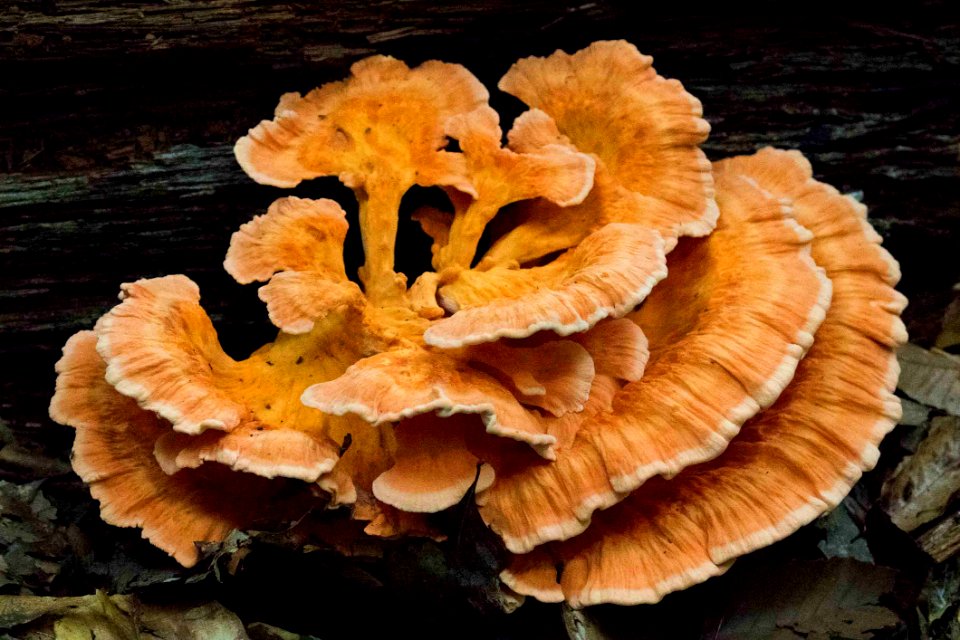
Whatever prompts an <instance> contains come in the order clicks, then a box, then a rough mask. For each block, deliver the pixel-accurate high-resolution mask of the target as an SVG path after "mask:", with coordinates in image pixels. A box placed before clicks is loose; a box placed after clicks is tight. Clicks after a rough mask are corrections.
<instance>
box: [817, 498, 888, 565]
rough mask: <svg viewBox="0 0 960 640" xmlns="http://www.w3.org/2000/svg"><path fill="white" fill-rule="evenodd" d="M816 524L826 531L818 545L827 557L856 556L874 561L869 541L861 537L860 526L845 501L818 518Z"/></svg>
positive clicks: (858, 558)
mask: <svg viewBox="0 0 960 640" xmlns="http://www.w3.org/2000/svg"><path fill="white" fill-rule="evenodd" d="M844 502H846V501H844ZM814 526H816V528H817V529H820V530H821V531H823V532H824V538H823V540H821V541H820V542H819V543H818V544H817V547H819V549H820V551H822V552H823V555H824V556H826V557H827V558H854V559H855V560H860V561H861V562H873V555H872V554H871V553H870V548H869V547H868V546H867V541H866V540H864V539H863V538H862V537H861V535H862V532H861V531H860V527H859V526H857V523H856V522H855V521H854V519H853V518H852V517H851V516H850V512H849V511H847V509H846V507H845V506H844V503H841V504H840V506H838V507H837V508H836V509H834V510H833V511H831V512H830V513H828V514H827V515H826V516H824V517H822V518H820V519H819V520H817V521H816V523H815V525H814Z"/></svg>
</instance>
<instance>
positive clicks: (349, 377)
mask: <svg viewBox="0 0 960 640" xmlns="http://www.w3.org/2000/svg"><path fill="white" fill-rule="evenodd" d="M303 403H304V404H305V405H307V406H308V407H314V408H316V409H320V410H321V411H323V412H325V413H330V414H333V415H338V416H339V415H344V414H347V413H353V414H356V415H358V416H360V417H361V418H363V419H364V420H367V421H368V422H371V423H374V424H382V423H386V422H397V421H400V420H403V419H406V418H412V417H414V416H418V415H421V414H424V413H437V415H440V416H444V417H446V416H451V415H456V414H480V416H481V417H482V419H483V423H484V425H485V427H486V430H487V432H488V433H491V434H493V435H497V436H502V437H506V438H511V439H514V440H519V441H521V442H526V443H528V444H529V445H531V446H532V447H535V448H536V449H537V450H538V451H541V452H542V453H543V454H544V455H549V451H550V446H551V445H552V444H553V443H554V441H555V438H554V437H553V436H551V435H549V434H547V433H546V429H545V427H544V425H543V424H542V422H541V421H540V419H539V416H538V415H537V414H536V413H534V412H532V411H530V410H527V409H525V408H524V407H523V406H522V405H521V404H520V403H519V402H518V401H517V399H516V398H514V396H513V395H512V394H511V393H510V391H509V390H508V389H506V388H505V387H504V386H503V385H502V384H501V383H500V382H498V381H497V380H496V379H495V378H493V377H491V376H489V375H487V374H485V373H483V372H481V371H479V370H475V369H471V368H469V367H467V366H464V363H463V362H462V361H460V360H458V359H457V358H455V357H454V356H453V355H448V354H445V353H442V352H438V351H427V350H424V349H401V350H396V351H389V352H386V353H380V354H377V355H375V356H371V357H369V358H365V359H363V360H361V361H360V362H358V363H357V364H355V365H353V366H351V367H350V368H349V369H347V371H346V373H344V374H343V375H342V376H340V377H339V378H337V379H336V380H331V381H330V382H324V383H320V384H316V385H313V386H312V387H310V388H309V389H307V390H306V391H305V392H304V393H303Z"/></svg>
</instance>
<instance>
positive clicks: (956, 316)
mask: <svg viewBox="0 0 960 640" xmlns="http://www.w3.org/2000/svg"><path fill="white" fill-rule="evenodd" d="M953 290H954V292H955V295H956V297H955V298H954V299H953V302H951V303H950V306H948V307H947V312H946V314H944V316H943V330H942V331H940V335H938V336H937V339H936V342H934V346H935V347H936V348H938V349H943V350H947V349H952V348H954V347H957V346H960V284H955V285H954V286H953Z"/></svg>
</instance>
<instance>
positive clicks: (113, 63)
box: [0, 0, 960, 476]
mask: <svg viewBox="0 0 960 640" xmlns="http://www.w3.org/2000/svg"><path fill="white" fill-rule="evenodd" d="M945 6H946V3H943V6H941V5H940V4H938V3H927V4H924V5H922V6H920V7H916V8H915V10H913V11H912V15H911V16H910V17H909V18H901V19H898V20H897V21H886V22H872V21H867V20H845V19H839V18H824V17H823V16H822V15H818V16H816V17H813V16H803V15H801V16H791V17H788V18H782V19H780V20H778V21H774V22H769V21H760V20H759V19H755V20H753V21H750V22H733V21H732V20H731V19H721V20H718V19H716V18H701V17H696V16H687V17H684V18H654V17H651V16H645V17H638V16H634V15H631V14H630V12H629V10H628V9H627V8H626V7H627V5H626V4H621V3H614V2H591V3H583V4H579V5H572V6H568V7H564V6H561V5H560V3H555V2H529V3H525V4H515V3H508V2H504V1H493V2H489V1H488V2H463V3H458V4H457V5H456V6H455V7H450V6H443V5H441V3H434V2H421V1H418V0H413V1H407V2H401V1H397V0H392V1H387V0H383V1H380V2H371V3H366V4H362V5H361V4H352V3H341V2H332V1H330V0H323V1H320V2H310V3H307V2H304V3H278V4H270V5H269V6H267V5H266V3H258V2H254V1H252V0H216V1H197V2H189V3H187V2H179V1H175V0H171V1H169V2H144V3H137V4H136V5H132V4H120V3H104V2H94V1H92V0H90V1H87V0H70V1H55V0H40V1H37V2H6V3H2V4H0V358H2V363H3V364H2V369H0V370H2V373H0V419H2V420H3V421H5V422H7V423H9V424H10V425H11V426H12V427H13V429H14V430H15V431H16V432H17V433H18V438H20V439H21V442H22V443H26V445H28V446H33V447H36V448H39V449H45V450H46V451H47V452H48V453H52V454H54V455H63V454H64V453H65V451H66V448H67V447H68V446H69V442H70V434H69V432H68V430H66V429H63V428H60V427H57V426H56V425H53V424H52V423H51V422H50V421H49V419H48V418H47V416H46V404H47V402H48V399H49V396H50V395H51V393H52V388H53V380H54V374H53V364H54V362H55V361H56V360H57V358H58V357H59V351H60V347H61V346H62V344H63V342H64V341H65V340H66V338H67V337H68V336H69V335H70V334H72V333H73V332H75V331H77V330H80V329H83V328H89V327H90V326H92V324H93V322H94V321H95V320H96V318H97V317H98V316H99V315H101V314H102V313H103V312H104V311H106V310H107V309H108V308H110V307H111V306H112V305H113V304H115V300H116V293H117V291H118V286H119V284H120V283H121V282H126V281H130V280H134V279H137V278H140V277H150V276H158V275H163V274H168V273H185V274H187V275H188V276H190V277H191V278H193V279H195V280H196V281H197V282H198V283H199V284H200V286H201V291H202V292H203V295H204V304H205V306H206V307H207V309H208V310H209V311H210V312H211V314H212V316H213V317H214V321H215V323H216V324H217V326H218V329H219V330H220V332H221V335H222V337H223V340H224V343H225V346H226V347H227V349H228V351H230V352H232V353H234V354H237V355H241V354H243V353H244V352H246V351H249V350H250V349H252V348H253V347H255V346H257V345H258V344H259V343H261V342H262V341H264V340H268V339H270V336H271V335H272V329H271V328H270V327H269V325H268V323H267V322H266V314H265V312H264V310H263V307H262V304H261V303H260V302H259V301H258V300H257V298H256V293H255V288H254V287H241V286H239V285H237V284H236V283H234V282H233V281H232V280H231V279H230V278H229V277H228V276H227V275H226V274H225V273H224V272H223V270H222V260H223V256H224V254H225V251H226V247H227V243H228V241H229V237H230V234H231V233H232V231H233V230H234V229H235V228H236V227H237V226H238V225H239V224H241V223H242V222H244V221H246V220H248V219H249V218H250V217H252V216H253V215H255V214H257V213H261V212H263V211H264V210H265V208H266V206H267V205H268V204H269V203H270V202H271V201H272V200H273V199H274V198H276V197H278V196H280V195H281V194H282V192H281V191H280V190H277V189H273V188H270V187H264V186H258V185H256V184H254V183H253V182H252V181H250V180H249V179H247V178H246V176H245V175H244V174H243V173H242V172H241V170H240V169H239V167H238V166H237V165H236V163H235V162H234V160H233V156H232V151H231V149H232V144H233V142H234V141H235V140H236V139H237V138H238V137H239V136H241V135H243V134H244V133H245V132H246V130H247V129H248V128H249V127H252V126H253V125H255V124H256V123H257V122H258V121H259V120H260V119H262V118H265V117H269V116H270V114H271V113H272V109H273V107H274V105H275V103H276V100H277V98H278V97H279V96H280V94H281V93H283V92H285V91H291V90H296V91H305V90H309V89H311V88H312V87H314V86H317V85H319V84H321V83H323V82H327V81H330V80H335V79H339V78H341V77H343V76H344V75H345V74H346V73H347V69H348V67H349V65H350V64H351V63H352V62H353V61H355V60H357V59H359V58H361V57H364V56H366V55H370V54H373V53H385V54H391V55H395V56H397V57H400V58H402V59H404V60H406V61H408V62H410V63H418V62H420V61H423V60H427V59H432V58H439V59H443V60H447V61H452V62H459V63H462V64H465V65H466V66H467V67H468V68H470V69H471V70H472V71H473V72H474V73H475V74H476V75H478V77H480V79H481V80H482V81H483V82H484V83H485V84H486V85H487V86H488V87H490V88H491V89H492V90H493V88H494V87H495V85H496V81H497V80H498V79H499V77H500V76H501V75H502V74H503V72H504V71H506V69H507V68H508V67H509V65H510V64H511V63H512V62H513V61H515V60H516V59H517V58H519V57H521V56H525V55H532V54H537V55H543V54H547V53H550V52H552V51H553V50H554V49H557V48H563V49H566V50H575V49H577V48H580V47H582V46H584V45H586V44H588V43H589V42H591V41H593V40H597V39H603V38H625V39H627V40H630V41H632V42H634V43H635V44H637V45H638V47H640V49H641V50H642V51H644V52H647V53H650V54H652V55H654V56H655V58H656V66H657V68H658V70H659V71H660V72H661V73H662V74H664V75H666V76H668V77H675V78H678V79H680V80H682V81H683V83H684V85H685V86H686V87H687V88H688V90H689V91H690V92H691V93H693V94H694V95H696V96H698V97H699V98H700V99H701V100H702V101H703V103H704V108H705V114H706V117H707V119H708V120H709V121H710V123H711V124H712V125H713V133H712V135H711V137H710V140H709V141H708V144H707V145H706V149H707V152H708V154H709V155H710V156H711V157H712V158H720V157H723V156H726V155H731V154H735V153H746V152H751V151H753V150H755V149H756V148H758V147H760V146H763V145H767V144H773V145H778V146H784V147H794V148H798V149H801V150H802V151H803V152H804V153H806V154H807V155H808V156H809V157H810V158H811V160H812V161H813V163H814V168H815V171H816V173H817V175H818V177H819V178H821V179H823V180H826V181H828V182H830V183H832V184H835V185H836V186H837V187H838V188H840V189H841V190H844V191H859V192H862V193H863V197H864V200H865V201H866V202H867V203H868V204H869V205H870V206H871V215H872V216H873V218H874V223H875V225H876V226H877V227H878V229H879V230H880V231H881V233H882V234H883V235H884V236H885V237H886V239H887V243H888V246H889V247H890V249H891V251H892V252H893V253H894V254H895V256H896V257H897V258H899V259H900V260H901V262H902V264H903V270H904V274H905V276H904V281H903V284H902V287H901V288H902V290H903V291H904V292H905V293H907V294H908V295H909V296H910V297H911V298H912V300H913V302H912V305H911V308H910V310H909V311H908V313H909V316H908V320H909V323H910V327H911V330H912V331H913V333H914V336H915V337H916V338H917V339H919V340H920V341H921V342H924V341H929V340H930V339H932V337H933V335H935V333H936V330H937V329H938V327H937V324H938V322H939V313H940V312H941V311H942V309H943V308H944V307H945V305H946V302H947V301H948V299H949V289H950V286H951V285H952V284H954V282H956V281H957V280H960V260H958V255H960V181H958V180H957V178H958V177H960V170H958V144H960V136H958V132H960V115H958V114H960V27H958V26H957V24H956V21H954V20H951V19H949V18H948V17H947V11H946V9H945V8H944V7H945ZM492 92H493V93H494V94H495V95H494V98H493V104H494V106H495V108H497V109H498V110H500V111H501V113H502V114H503V115H504V119H505V120H509V119H510V118H512V117H513V116H514V115H516V114H517V113H518V112H519V110H520V105H519V103H518V102H517V101H516V100H514V99H512V98H510V97H509V96H504V95H502V94H497V92H496V91H495V90H493V91H492ZM294 193H296V194H298V195H308V196H309V195H313V196H316V195H320V194H323V195H327V196H330V195H332V196H333V197H336V198H338V199H339V200H340V201H341V202H342V203H343V204H344V205H349V207H348V208H351V207H352V205H353V200H352V196H351V195H350V193H349V192H348V191H346V190H344V189H343V188H342V187H340V186H339V185H337V184H336V183H335V181H332V180H320V181H314V183H311V184H308V185H304V186H302V187H301V188H298V189H297V190H295V191H294ZM351 213H352V212H351ZM404 234H405V235H404V236H403V242H402V243H401V244H400V249H399V253H398V262H399V263H400V264H401V265H402V266H405V268H408V269H411V270H414V269H417V268H418V266H417V265H419V264H421V262H422V258H423V256H425V255H428V254H429V251H428V249H427V248H426V247H427V244H426V243H425V239H423V238H421V237H419V236H414V235H413V231H412V227H409V226H408V227H405V228H404ZM355 235H356V234H355V233H354V234H353V235H352V236H351V240H350V242H352V243H353V244H351V246H352V247H354V249H353V251H354V252H355V251H356V249H355V247H356V245H357V239H356V237H355ZM351 260H352V261H354V262H359V258H357V257H356V256H355V255H354V256H352V257H351ZM9 473H14V471H11V470H9V468H7V467H0V476H2V475H3V474H9Z"/></svg>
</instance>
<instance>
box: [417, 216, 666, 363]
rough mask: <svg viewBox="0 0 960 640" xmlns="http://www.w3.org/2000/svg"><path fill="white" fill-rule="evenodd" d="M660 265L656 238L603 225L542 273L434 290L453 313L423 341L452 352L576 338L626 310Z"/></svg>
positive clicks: (510, 272) (481, 278)
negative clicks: (511, 341)
mask: <svg viewBox="0 0 960 640" xmlns="http://www.w3.org/2000/svg"><path fill="white" fill-rule="evenodd" d="M665 262H666V260H665V257H664V253H663V239H662V238H661V237H660V234H658V233H657V232H656V231H653V230H651V229H647V228H644V227H641V226H639V225H627V224H611V225H607V226H605V227H603V228H602V229H599V230H597V231H595V232H594V233H592V234H591V235H590V236H588V237H587V238H586V239H585V240H584V241H583V242H582V243H581V244H580V245H578V246H577V247H576V248H574V249H572V250H570V251H569V252H567V253H565V254H563V255H562V256H560V257H559V258H557V259H556V260H554V261H553V262H551V263H550V264H548V265H545V266H543V267H534V268H531V269H516V268H512V269H511V268H507V267H493V268H491V269H490V270H489V271H476V270H474V271H464V272H461V273H460V274H459V277H458V278H457V279H456V280H454V281H453V282H452V283H450V284H448V285H445V286H442V287H441V288H440V291H439V295H440V298H441V300H442V301H444V304H443V306H445V307H447V308H448V309H449V308H451V307H453V308H455V309H456V310H457V311H456V313H454V315H453V316H451V317H449V318H443V319H440V320H438V321H437V322H435V323H433V324H432V325H431V326H430V328H429V329H427V331H426V332H425V333H424V335H423V339H424V340H425V341H426V342H427V344H431V345H434V346H437V347H442V348H445V349H451V348H457V347H462V346H465V345H473V344H479V343H484V342H494V341H496V340H499V339H501V338H526V337H528V336H531V335H533V334H534V333H537V332H539V331H546V330H549V331H553V332H554V333H557V334H559V335H561V336H565V335H569V334H571V333H580V332H583V331H586V330H587V329H589V328H590V327H592V326H593V325H595V324H596V323H597V322H599V321H600V320H603V319H604V318H609V317H613V318H616V317H619V316H622V315H624V314H625V313H627V312H629V311H630V310H632V309H633V308H634V307H635V306H636V305H637V304H638V303H639V302H640V301H641V300H643V299H644V298H645V297H646V296H647V294H648V293H650V290H651V289H652V288H653V286H654V285H655V284H656V283H657V282H659V281H660V280H662V279H663V278H664V277H665V276H666V275H667V273H666V268H665Z"/></svg>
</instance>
